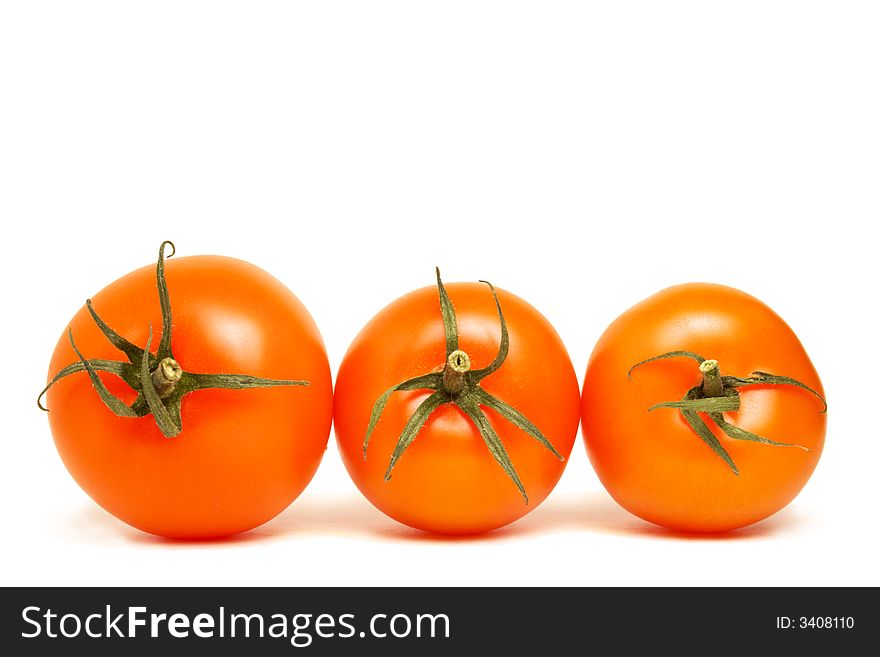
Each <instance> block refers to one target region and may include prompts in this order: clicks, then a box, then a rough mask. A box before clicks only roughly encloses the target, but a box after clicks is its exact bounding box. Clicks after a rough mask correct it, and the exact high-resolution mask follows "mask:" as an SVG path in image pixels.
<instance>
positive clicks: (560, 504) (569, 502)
mask: <svg viewBox="0 0 880 657" xmlns="http://www.w3.org/2000/svg"><path fill="white" fill-rule="evenodd" d="M69 522H70V524H71V525H73V527H71V529H73V530H74V531H76V533H77V534H78V535H79V536H80V537H84V538H85V539H86V540H87V541H88V542H106V541H107V540H108V539H109V540H113V538H116V539H117V540H120V539H121V540H123V541H126V542H132V543H140V544H145V545H164V546H168V547H172V548H173V547H185V546H190V545H208V544H210V545H217V546H224V545H241V544H245V543H257V542H263V541H277V540H284V539H287V538H291V537H295V536H303V537H307V536H338V537H356V538H372V539H379V540H387V541H413V542H421V543H474V542H493V541H506V540H515V539H517V538H523V537H535V536H541V535H546V534H553V533H584V534H589V533H593V534H596V533H598V534H604V535H617V536H632V537H643V538H651V539H661V540H664V539H665V540H670V539H671V540H690V541H730V540H747V539H757V538H763V537H768V536H773V535H776V534H780V533H786V532H791V531H795V530H796V529H797V527H798V526H799V525H800V524H802V520H801V518H800V517H799V516H798V515H797V513H796V512H795V511H794V510H792V509H786V510H784V511H782V512H780V513H778V514H776V515H775V516H773V517H771V518H768V519H767V520H764V521H763V522H760V523H757V524H755V525H751V526H749V527H744V528H742V529H738V530H735V531H731V532H724V533H717V534H692V533H688V532H681V531H674V530H670V529H666V528H664V527H659V526H657V525H653V524H651V523H648V522H646V521H644V520H641V519H639V518H637V517H636V516H634V515H632V514H630V513H629V512H627V511H625V510H624V509H623V508H621V507H620V506H618V505H617V503H616V502H614V501H613V500H612V499H611V498H610V497H608V495H607V494H605V493H604V492H592V493H577V494H572V493H568V494H557V495H554V496H551V498H550V499H549V500H547V501H546V502H544V503H543V504H541V505H540V506H539V507H538V508H536V509H535V510H534V511H532V512H531V513H530V514H528V515H527V516H525V517H524V518H522V519H520V520H519V521H517V522H515V523H513V524H511V525H508V526H506V527H502V528H500V529H497V530H495V531H492V532H487V533H484V534H473V535H463V536H454V535H443V534H431V533H428V532H424V531H420V530H417V529H413V528H411V527H407V526H405V525H402V524H400V523H398V522H396V521H394V520H392V519H391V518H388V517H387V516H385V515H384V514H383V513H381V512H380V511H378V510H377V509H375V508H374V507H373V506H372V505H371V504H370V503H369V502H367V500H365V499H364V498H363V497H362V496H361V495H359V494H358V493H357V492H352V493H344V494H331V495H327V494H315V495H309V494H308V493H306V494H305V495H303V496H302V497H301V498H300V499H298V500H297V501H295V502H294V503H293V504H292V505H291V506H290V507H289V508H288V509H287V510H285V511H284V512H283V513H281V514H280V515H279V516H277V517H276V518H275V519H273V520H271V521H270V522H268V523H266V524H265V525H262V526H261V527H257V528H256V529H252V530H251V531H248V532H244V533H242V534H235V535H233V536H229V537H224V538H218V539H204V540H180V539H169V538H163V537H160V536H154V535H152V534H146V533H144V532H141V531H139V530H137V529H134V528H132V527H129V526H128V525H126V524H124V523H122V522H120V521H118V520H116V519H115V518H113V517H112V516H111V515H109V514H108V513H106V512H104V511H102V510H101V509H99V508H96V507H94V506H90V507H89V508H84V509H83V510H82V512H81V513H79V514H76V515H75V516H74V517H72V518H70V519H69Z"/></svg>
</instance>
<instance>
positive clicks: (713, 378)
mask: <svg viewBox="0 0 880 657" xmlns="http://www.w3.org/2000/svg"><path fill="white" fill-rule="evenodd" d="M666 358H690V359H692V360H695V361H697V362H698V363H699V364H700V367H699V370H700V374H701V375H702V381H701V382H700V384H699V385H696V386H694V387H693V388H691V389H690V390H688V391H687V393H685V395H684V397H682V398H681V399H680V400H679V401H668V402H660V403H658V404H654V405H653V406H651V407H650V408H648V411H649V412H650V411H653V410H656V409H658V408H673V409H676V410H678V412H679V413H680V414H681V416H682V418H684V420H685V422H687V423H688V426H690V428H691V429H692V430H693V431H694V433H696V434H697V436H699V438H700V439H701V440H702V441H703V442H704V443H706V445H708V446H709V447H710V448H711V449H712V451H713V452H715V454H716V455H718V456H719V457H720V458H721V459H722V460H723V461H724V462H725V463H726V464H727V466H728V467H729V468H730V470H731V471H732V472H733V474H735V475H739V469H738V468H737V467H736V464H735V463H734V462H733V459H732V458H731V457H730V454H728V452H727V450H726V449H724V446H723V445H722V444H721V442H720V441H719V440H718V438H717V437H716V436H715V434H714V433H712V430H711V429H710V428H709V426H708V425H707V424H706V421H705V420H704V419H703V417H702V416H701V415H700V413H703V414H705V415H706V416H707V417H708V418H709V420H710V421H712V422H713V423H714V424H715V425H716V426H717V427H718V428H719V429H721V431H722V432H724V434H725V435H726V436H727V437H728V438H731V439H733V440H745V441H750V442H756V443H761V444H763V445H771V446H773V447H796V448H798V449H802V450H804V451H805V452H809V451H810V450H809V449H808V448H806V447H804V446H803V445H798V444H796V443H782V442H778V441H776V440H771V439H770V438H765V437H764V436H759V435H758V434H755V433H752V432H751V431H746V430H745V429H741V428H740V427H737V426H736V425H734V424H731V423H730V422H728V421H727V420H725V419H724V413H725V412H732V411H738V410H739V407H740V394H739V388H745V387H747V386H757V385H769V386H777V385H787V386H794V387H796V388H801V389H802V390H806V391H807V392H810V393H812V394H813V395H815V396H816V397H818V398H819V400H820V401H821V402H822V405H823V407H822V410H821V411H819V412H820V413H825V412H827V410H828V402H826V401H825V398H824V397H823V396H822V395H820V394H819V393H818V392H816V391H815V390H813V389H812V388H811V387H809V386H808V385H806V384H804V383H801V382H800V381H798V380H796V379H792V378H791V377H788V376H779V375H776V374H770V373H769V372H752V374H751V376H748V377H744V378H742V377H737V376H722V374H721V369H720V368H719V366H718V361H717V360H712V359H706V358H703V357H702V356H700V355H699V354H695V353H693V352H691V351H668V352H666V353H665V354H660V355H659V356H654V357H652V358H648V359H646V360H643V361H641V362H640V363H636V364H635V365H633V366H632V367H631V368H630V369H629V371H628V372H627V373H626V376H627V378H631V375H632V372H633V370H635V369H636V368H637V367H641V366H642V365H645V364H646V363H650V362H652V361H655V360H662V359H666Z"/></svg>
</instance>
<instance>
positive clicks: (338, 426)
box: [334, 283, 580, 534]
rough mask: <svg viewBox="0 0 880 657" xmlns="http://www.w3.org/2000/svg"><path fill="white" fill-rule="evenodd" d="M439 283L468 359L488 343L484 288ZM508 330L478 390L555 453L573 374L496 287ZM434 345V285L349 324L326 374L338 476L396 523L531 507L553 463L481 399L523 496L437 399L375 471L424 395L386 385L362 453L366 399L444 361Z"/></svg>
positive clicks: (528, 316) (454, 528) (522, 308)
mask: <svg viewBox="0 0 880 657" xmlns="http://www.w3.org/2000/svg"><path fill="white" fill-rule="evenodd" d="M446 287H447V290H448V293H449V296H450V298H451V300H452V303H453V305H454V307H455V310H456V313H457V316H458V326H459V336H460V343H459V348H460V349H462V350H464V351H465V352H466V353H468V354H469V355H470V358H471V361H472V363H473V368H474V369H477V368H480V367H484V366H486V365H488V364H489V363H490V362H491V361H492V360H493V359H494V358H495V355H496V354H497V352H498V347H499V342H500V325H499V320H498V315H497V312H496V309H495V304H494V302H493V300H492V295H491V293H490V291H489V289H488V288H487V287H486V286H485V285H482V284H479V283H473V284H471V283H453V284H450V285H447V286H446ZM498 297H499V300H500V303H501V306H502V309H503V311H504V315H505V318H506V320H507V324H508V328H509V331H510V353H509V355H508V357H507V360H506V361H505V362H504V364H503V365H502V366H501V368H500V369H499V370H498V371H497V372H495V373H494V374H492V375H490V376H488V377H487V378H485V379H484V380H483V382H482V385H483V387H484V389H485V390H487V391H488V392H490V393H491V394H493V395H495V396H496V397H498V398H500V399H502V400H504V401H506V402H507V403H509V404H511V405H513V406H514V407H516V408H517V409H518V410H519V411H521V412H522V413H523V414H524V415H525V416H526V417H527V418H529V419H530V420H531V421H532V422H533V423H534V424H535V425H536V426H537V427H538V428H539V429H540V430H541V431H542V432H543V434H544V435H545V436H546V437H547V438H548V439H549V440H550V442H551V443H552V444H553V445H554V446H555V447H556V449H557V450H558V451H559V452H560V453H561V454H562V455H563V456H565V457H568V455H569V454H570V452H571V448H572V444H573V442H574V438H575V435H576V433H577V426H578V421H579V405H580V395H579V390H578V384H577V378H576V376H575V373H574V370H573V368H572V364H571V360H570V359H569V356H568V353H567V351H566V349H565V346H564V345H563V344H562V341H561V340H560V338H559V336H558V335H557V333H556V331H555V330H554V329H553V327H552V326H551V325H550V323H549V322H548V321H547V320H546V319H545V318H544V317H543V316H542V315H541V314H540V313H539V312H538V311H537V310H535V309H534V308H533V307H532V306H530V305H529V304H528V303H526V302H525V301H523V300H522V299H520V298H519V297H516V296H514V295H513V294H510V293H509V292H505V291H503V290H498ZM444 355H445V343H444V332H443V323H442V321H441V315H440V306H439V301H438V292H437V288H436V287H427V288H423V289H420V290H416V291H414V292H412V293H410V294H407V295H406V296H403V297H401V298H400V299H398V300H397V301H395V302H393V303H392V304H391V305H389V306H387V307H386V308H385V309H383V310H382V311H381V312H379V314H378V315H376V316H375V317H374V318H373V319H372V320H371V321H370V322H369V323H368V324H367V325H366V327H364V329H363V330H362V331H361V332H360V334H358V336H357V337H356V338H355V340H354V342H353V343H352V345H351V347H350V348H349V350H348V353H347V354H346V356H345V358H344V360H343V362H342V365H341V367H340V369H339V374H338V377H337V387H336V393H335V396H334V405H335V412H334V426H335V433H336V437H337V440H338V442H339V449H340V451H341V453H342V458H343V461H344V462H345V466H346V468H347V469H348V472H349V474H350V475H351V477H352V479H353V480H354V482H355V484H357V486H358V488H359V489H360V490H361V492H362V493H363V494H364V495H365V496H366V497H367V498H368V499H369V500H370V501H371V502H372V503H373V504H374V505H376V506H377V507H378V508H379V509H381V510H382V511H384V512H385V513H386V514H388V515H389V516H391V517H392V518H395V519H397V520H399V521H400V522H402V523H405V524H407V525H410V526H411V527H416V528H418V529H424V530H428V531H433V532H440V533H449V534H466V533H476V532H484V531H488V530H491V529H495V528H497V527H501V526H503V525H506V524H508V523H510V522H512V521H514V520H516V519H517V518H519V517H521V516H523V515H525V513H527V512H528V511H530V510H531V509H533V508H535V507H536V506H537V505H538V504H539V503H540V502H541V501H542V500H543V499H544V498H545V497H546V496H547V495H548V494H549V493H550V491H551V490H552V489H553V487H554V486H555V485H556V482H557V481H558V480H559V477H560V476H561V475H562V471H563V468H564V466H565V462H563V461H560V460H559V459H557V458H556V457H555V456H554V455H553V454H552V453H551V452H549V451H548V450H547V449H546V448H545V447H544V446H543V445H541V444H540V443H539V442H538V441H537V440H535V439H534V438H533V437H531V436H529V435H527V434H525V433H524V432H522V431H521V430H519V429H517V428H516V427H514V426H513V425H512V424H510V423H509V422H508V421H507V420H505V419H504V418H502V417H500V416H499V415H497V414H496V413H494V412H493V411H491V410H489V409H486V408H484V409H483V410H484V411H485V412H486V415H487V416H488V418H489V420H490V422H491V424H492V426H493V427H494V428H495V429H496V431H497V432H498V435H499V436H500V438H501V441H502V442H503V444H504V445H505V447H506V448H507V451H508V453H509V455H510V458H511V461H512V462H513V465H514V467H515V468H516V470H517V472H518V474H519V476H520V478H521V479H522V482H523V484H524V486H525V489H526V491H527V493H528V495H529V499H530V503H529V504H528V505H526V504H525V502H524V500H523V498H522V497H521V496H520V494H519V492H518V491H517V489H516V487H515V486H514V484H513V482H512V481H511V479H510V478H509V477H508V476H507V474H506V473H505V472H504V470H503V469H502V468H501V467H500V466H499V465H498V464H497V463H496V462H495V461H494V459H493V458H492V456H491V454H490V452H489V450H488V449H487V447H486V444H485V443H484V442H483V439H482V438H481V437H480V434H479V433H478V431H477V429H476V428H475V427H474V425H473V424H472V423H471V421H470V420H469V419H468V418H467V416H466V415H465V414H464V413H463V412H462V411H461V410H459V409H458V408H457V407H456V406H454V405H451V404H447V405H444V406H441V407H440V408H439V409H438V410H436V411H435V412H434V414H433V415H432V416H431V417H430V419H429V420H428V421H427V423H426V424H425V426H424V427H423V428H422V430H421V432H420V433H419V434H418V436H417V438H416V439H415V441H414V442H413V443H412V445H410V447H409V448H408V449H407V450H406V452H404V454H403V456H402V457H401V458H400V461H399V463H398V464H397V466H396V468H395V470H394V472H393V476H392V479H391V480H390V481H387V482H386V481H383V476H384V473H385V470H386V468H387V467H388V463H389V459H390V457H391V453H392V451H393V449H394V446H395V444H396V443H397V439H398V436H399V435H400V432H401V430H402V429H403V427H404V424H405V423H406V421H407V419H408V418H409V417H410V416H411V415H412V414H413V411H415V409H416V407H417V406H418V405H419V403H420V402H422V401H423V400H424V399H425V398H426V397H427V395H428V392H425V391H421V390H417V391H411V392H395V393H394V394H393V395H392V396H391V399H390V401H389V402H388V405H387V407H386V408H385V411H384V413H383V415H382V417H381V419H380V420H379V423H378V424H377V426H376V429H375V432H374V433H373V435H372V438H371V441H370V445H369V450H368V452H367V458H366V460H364V455H363V440H364V433H365V431H366V429H367V424H368V421H369V418H370V412H371V410H372V408H373V404H374V403H375V401H376V399H377V398H378V397H379V396H380V395H381V394H382V393H383V392H384V391H385V390H387V389H388V388H390V387H391V386H393V385H395V384H398V383H400V382H402V381H404V380H405V379H408V378H411V377H413V376H417V375H420V374H425V373H427V372H430V371H432V370H436V369H437V368H439V366H441V365H443V363H444Z"/></svg>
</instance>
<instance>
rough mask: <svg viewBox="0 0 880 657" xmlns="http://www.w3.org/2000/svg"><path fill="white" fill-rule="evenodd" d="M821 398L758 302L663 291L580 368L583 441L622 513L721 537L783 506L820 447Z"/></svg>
mask: <svg viewBox="0 0 880 657" xmlns="http://www.w3.org/2000/svg"><path fill="white" fill-rule="evenodd" d="M826 408H827V405H826V403H825V393H824V389H823V388H822V383H821V381H820V380H819V376H818V374H817V373H816V370H815V368H814V367H813V364H812V362H811V361H810V359H809V357H808V355H807V353H806V351H805V349H804V347H803V346H802V345H801V342H800V340H799V339H798V337H797V335H795V333H794V331H792V329H791V328H790V327H789V326H788V325H787V324H786V323H785V321H783V319H782V318H781V317H779V315H777V314H776V313H775V312H774V311H773V310H771V309H770V308H769V307H768V306H767V305H765V304H764V303H762V302H761V301H759V300H758V299H756V298H754V297H752V296H750V295H748V294H746V293H745V292H742V291H740V290H737V289H734V288H731V287H726V286H722V285H715V284H708V283H688V284H684V285H678V286H675V287H670V288H668V289H665V290H663V291H661V292H658V293H657V294H655V295H653V296H651V297H649V298H647V299H645V300H644V301H642V302H640V303H638V304H636V305H635V306H633V307H632V308H630V309H629V310H627V311H626V312H624V313H623V314H622V315H621V316H620V317H618V318H617V319H616V320H614V322H612V324H611V325H610V326H609V327H608V329H607V330H606V331H605V333H604V334H603V335H602V337H601V338H600V339H599V342H598V343H597V344H596V346H595V348H594V350H593V353H592V355H591V357H590V362H589V365H588V367H587V372H586V376H585V379H584V386H583V394H582V424H581V428H582V432H583V436H584V441H585V444H586V448H587V453H588V455H589V457H590V461H591V462H592V464H593V467H594V468H595V470H596V473H597V474H598V476H599V479H600V480H601V482H602V484H603V485H604V486H605V488H606V489H607V490H608V492H609V493H610V494H611V495H612V497H614V499H615V500H616V501H617V502H618V503H619V504H620V505H621V506H623V507H624V508H625V509H627V510H629V511H630V512H632V513H634V514H635V515H637V516H639V517H641V518H643V519H645V520H648V521H650V522H653V523H655V524H658V525H661V526H664V527H667V528H670V529H673V530H680V531H686V532H707V533H708V532H723V531H728V530H732V529H737V528H739V527H744V526H747V525H750V524H752V523H755V522H758V521H760V520H763V519H764V518H767V517H769V516H771V515H773V514H774V513H776V512H777V511H779V510H780V509H782V508H784V507H785V506H786V505H787V504H789V503H790V502H791V501H792V500H793V499H794V498H795V497H796V496H797V494H798V493H799V492H800V491H801V489H802V488H803V487H804V485H805V484H806V483H807V481H808V480H809V478H810V476H811V475H812V473H813V471H814V469H815V467H816V464H817V463H818V461H819V457H820V456H821V454H822V449H823V446H824V441H825V427H826V413H825V411H826Z"/></svg>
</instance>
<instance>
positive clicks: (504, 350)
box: [468, 281, 510, 383]
mask: <svg viewBox="0 0 880 657" xmlns="http://www.w3.org/2000/svg"><path fill="white" fill-rule="evenodd" d="M480 283H485V284H486V285H488V286H489V289H490V290H492V298H493V299H494V300H495V309H496V310H497V312H498V322H499V323H500V324H501V342H500V344H499V346H498V355H497V356H495V360H493V361H492V363H491V364H489V365H488V366H487V367H484V368H482V369H479V370H473V371H471V372H468V380H469V381H471V382H473V383H478V382H480V381H482V380H483V379H485V378H486V377H487V376H489V375H490V374H493V373H494V372H496V371H498V368H499V367H501V366H502V365H503V364H504V361H505V360H506V359H507V354H508V352H509V351H510V335H509V334H508V332H507V322H506V321H505V320H504V313H503V312H501V302H500V301H498V293H497V292H495V286H494V285H492V284H491V283H490V282H489V281H480Z"/></svg>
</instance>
